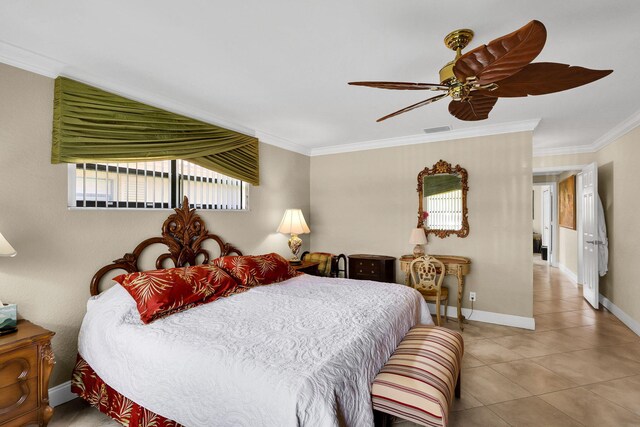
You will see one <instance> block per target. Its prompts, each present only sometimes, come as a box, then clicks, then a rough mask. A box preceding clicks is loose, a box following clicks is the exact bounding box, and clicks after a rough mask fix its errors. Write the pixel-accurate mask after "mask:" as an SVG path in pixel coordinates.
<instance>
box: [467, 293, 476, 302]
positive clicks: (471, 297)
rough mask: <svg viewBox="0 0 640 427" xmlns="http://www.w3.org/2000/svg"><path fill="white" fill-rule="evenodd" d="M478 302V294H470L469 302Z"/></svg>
mask: <svg viewBox="0 0 640 427" xmlns="http://www.w3.org/2000/svg"><path fill="white" fill-rule="evenodd" d="M475 300H476V293H475V292H469V301H471V302H473V301H475Z"/></svg>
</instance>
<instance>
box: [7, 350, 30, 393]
mask: <svg viewBox="0 0 640 427" xmlns="http://www.w3.org/2000/svg"><path fill="white" fill-rule="evenodd" d="M37 351H38V348H37V347H35V346H29V347H23V348H19V349H17V350H13V351H10V352H7V353H3V354H0V389H1V388H3V387H6V386H8V385H10V384H13V383H16V382H17V381H18V380H19V379H28V378H33V377H35V376H36V375H38V362H37V361H38V354H37Z"/></svg>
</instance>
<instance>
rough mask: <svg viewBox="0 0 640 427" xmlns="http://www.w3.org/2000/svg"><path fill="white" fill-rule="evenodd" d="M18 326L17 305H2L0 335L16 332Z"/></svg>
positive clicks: (0, 307) (0, 310)
mask: <svg viewBox="0 0 640 427" xmlns="http://www.w3.org/2000/svg"><path fill="white" fill-rule="evenodd" d="M17 325H18V307H17V305H15V304H2V305H0V335H2V334H7V333H10V332H13V331H15V330H16V327H17Z"/></svg>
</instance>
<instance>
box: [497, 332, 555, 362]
mask: <svg viewBox="0 0 640 427" xmlns="http://www.w3.org/2000/svg"><path fill="white" fill-rule="evenodd" d="M537 334H538V332H536V333H535V334H530V335H525V334H522V335H512V336H510V337H499V338H492V339H491V341H494V342H495V343H497V344H500V345H501V346H503V347H505V348H508V349H509V350H511V351H513V352H515V353H518V354H520V355H521V356H522V357H539V356H546V355H548V354H554V353H558V352H559V350H558V349H556V348H555V347H553V346H551V345H547V344H544V343H541V342H540V341H537V340H536V339H535V337H536V335H537Z"/></svg>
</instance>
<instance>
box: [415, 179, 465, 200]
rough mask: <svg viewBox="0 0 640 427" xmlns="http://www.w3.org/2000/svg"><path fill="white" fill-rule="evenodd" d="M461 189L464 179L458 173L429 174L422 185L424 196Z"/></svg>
mask: <svg viewBox="0 0 640 427" xmlns="http://www.w3.org/2000/svg"><path fill="white" fill-rule="evenodd" d="M460 189H462V180H461V179H460V177H459V176H457V175H449V174H443V175H427V176H425V177H424V182H423V185H422V197H427V196H434V195H436V194H442V193H448V192H449V191H453V190H460Z"/></svg>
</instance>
